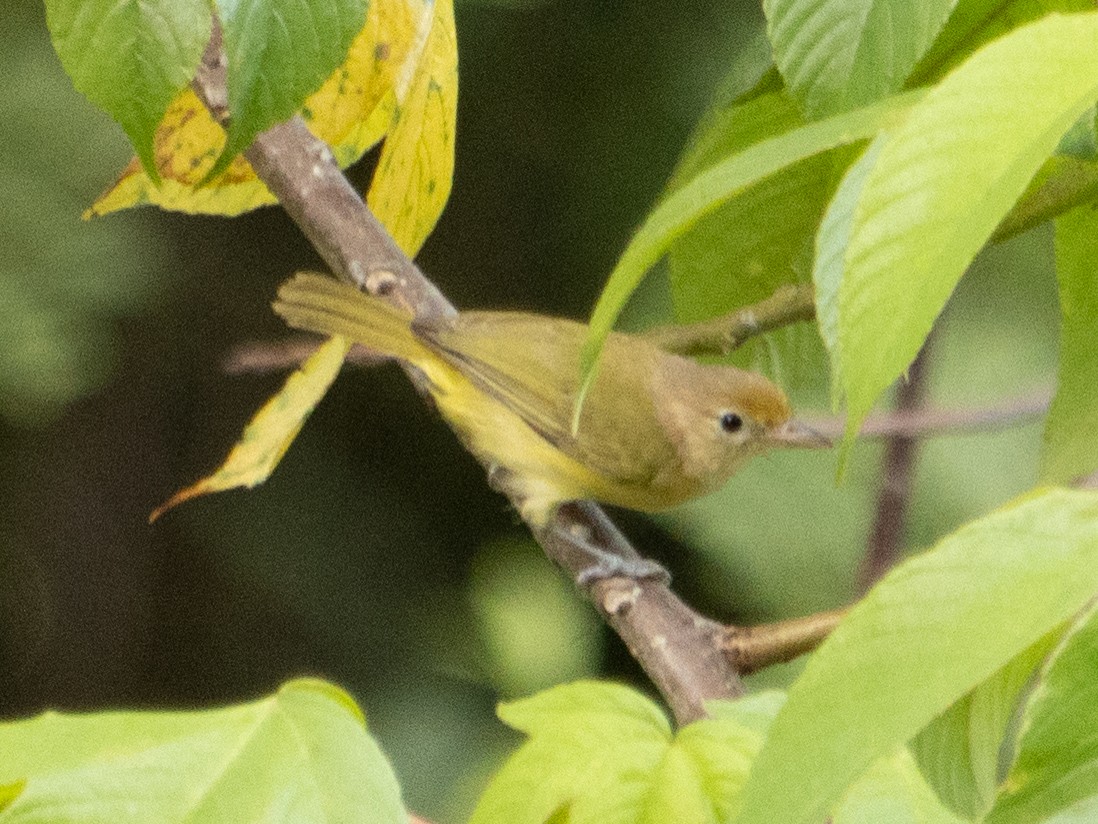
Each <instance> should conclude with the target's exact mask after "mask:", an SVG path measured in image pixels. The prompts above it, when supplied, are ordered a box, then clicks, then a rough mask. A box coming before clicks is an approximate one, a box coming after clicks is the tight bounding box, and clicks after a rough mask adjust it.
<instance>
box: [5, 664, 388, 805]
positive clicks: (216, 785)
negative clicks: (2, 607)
mask: <svg viewBox="0 0 1098 824" xmlns="http://www.w3.org/2000/svg"><path fill="white" fill-rule="evenodd" d="M0 752H2V753H4V757H3V759H2V760H0V785H6V784H10V783H12V782H13V781H21V780H24V779H25V780H26V788H25V789H24V790H23V792H22V793H21V794H20V795H18V797H16V798H15V800H14V801H13V802H11V803H10V806H8V807H7V808H6V809H5V810H4V812H3V815H2V817H3V820H4V822H5V824H8V822H10V823H11V824H20V822H28V824H29V822H32V821H34V822H39V821H50V822H55V823H56V824H76V823H77V822H80V824H85V823H86V824H93V823H94V824H100V822H101V823H102V824H129V823H130V822H132V823H133V824H139V822H140V824H145V822H150V821H157V822H183V821H240V822H245V821H295V822H317V823H318V824H321V822H333V821H347V822H350V821H370V822H371V823H373V822H378V824H382V823H383V822H392V823H393V824H407V820H408V818H407V813H405V812H404V809H403V806H402V804H401V801H400V791H399V788H398V787H397V785H396V780H395V778H394V777H393V774H392V772H391V770H390V768H389V765H388V764H387V762H386V761H385V758H384V756H383V755H382V754H381V751H380V750H379V749H378V747H377V745H376V744H375V743H374V741H373V740H372V739H371V738H370V736H369V735H368V734H367V733H366V729H365V726H364V724H363V718H362V714H361V712H360V711H359V710H358V708H357V707H356V706H355V704H354V702H353V701H352V700H351V698H350V697H349V696H347V694H346V693H344V692H343V691H341V690H339V689H337V688H336V687H333V686H331V685H329V684H326V683H324V682H321V681H316V680H311V679H305V680H298V681H291V682H290V683H288V684H286V685H285V686H283V687H282V689H280V690H279V691H278V692H277V693H275V694H274V695H272V696H270V697H269V698H265V699H263V700H260V701H256V702H254V703H251V704H241V705H238V706H234V707H226V708H224V709H216V710H207V711H204V712H113V713H98V714H94V715H60V714H57V713H46V714H44V715H40V716H38V717H37V718H32V719H29V720H25V721H15V722H8V723H4V724H0Z"/></svg>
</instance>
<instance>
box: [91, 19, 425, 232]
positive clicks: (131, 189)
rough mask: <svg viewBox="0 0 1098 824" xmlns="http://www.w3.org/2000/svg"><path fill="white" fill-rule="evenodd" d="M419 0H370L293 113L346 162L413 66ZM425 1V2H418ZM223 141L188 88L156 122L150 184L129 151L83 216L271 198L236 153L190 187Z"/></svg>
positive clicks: (386, 121) (388, 120)
mask: <svg viewBox="0 0 1098 824" xmlns="http://www.w3.org/2000/svg"><path fill="white" fill-rule="evenodd" d="M424 7H425V6H424V3H423V0H377V1H376V2H374V3H372V4H371V6H370V11H369V14H367V16H366V23H365V25H364V26H363V29H362V31H361V32H359V33H358V35H357V36H356V37H355V40H354V41H353V42H352V44H351V47H350V49H349V51H348V53H347V59H346V60H345V61H344V63H343V65H342V66H340V67H339V69H337V70H336V71H335V72H334V73H333V74H332V76H331V77H329V78H328V79H327V80H326V81H325V83H324V85H323V86H321V87H320V88H319V89H318V90H317V91H315V92H314V93H313V94H312V95H310V96H309V97H308V98H307V99H306V101H305V105H304V107H303V108H302V109H301V116H302V118H303V119H304V120H305V122H306V124H307V125H308V127H309V129H310V130H311V131H312V132H313V134H315V135H316V136H317V137H319V138H320V139H321V140H323V141H325V142H326V143H328V145H329V146H330V147H331V148H332V152H333V154H334V155H335V158H336V161H337V162H338V163H339V165H340V166H341V167H347V166H349V165H350V164H352V163H354V162H355V161H356V160H358V159H359V158H360V157H362V155H363V154H364V153H365V152H366V151H367V150H368V149H370V147H372V146H374V145H375V144H376V143H377V142H378V141H379V140H381V138H382V137H384V136H385V133H386V131H388V130H389V128H390V125H391V124H392V122H393V109H394V106H395V101H396V95H395V93H394V85H395V82H396V79H397V77H398V75H403V74H408V73H410V72H411V71H412V70H414V68H415V66H414V62H415V61H416V60H417V59H418V56H419V53H418V41H417V37H418V34H419V27H420V24H421V19H422V17H423V14H424ZM426 8H427V9H428V13H429V9H430V7H429V6H427V7H426ZM224 145H225V130H224V129H222V128H221V126H219V125H218V124H217V123H216V122H215V121H214V120H213V118H212V117H211V116H210V114H209V112H208V111H207V110H206V107H205V106H203V105H202V103H201V102H200V101H199V99H198V97H197V96H196V95H195V94H194V92H193V91H191V90H190V89H184V90H183V92H181V93H180V94H179V96H178V97H177V98H176V99H175V101H174V102H173V103H172V104H171V106H170V107H169V108H168V111H167V113H166V114H165V115H164V118H163V120H162V121H161V122H160V125H159V126H158V127H157V130H156V137H155V141H154V155H155V160H156V167H157V170H158V171H159V172H160V176H161V184H160V185H159V186H158V185H157V184H156V183H155V182H153V181H152V180H151V179H150V178H149V177H148V175H147V174H145V172H144V170H143V168H142V167H141V164H140V163H139V162H138V161H137V160H136V158H135V159H134V160H133V161H131V162H130V164H129V165H128V166H127V167H126V168H125V169H124V170H123V172H122V175H121V177H120V178H119V180H118V182H117V183H116V184H115V185H114V186H113V187H111V188H110V189H109V190H108V191H106V192H104V193H103V194H102V195H101V196H100V197H99V199H98V200H96V201H95V203H94V204H92V206H91V208H89V209H88V210H87V211H86V212H85V214H84V216H85V217H92V216H94V215H104V214H107V213H109V212H114V211H118V210H120V209H127V208H129V207H131V206H142V205H146V204H150V205H155V206H159V207H161V208H163V209H170V210H173V211H181V212H189V213H201V214H218V215H228V216H233V215H238V214H240V213H242V212H246V211H249V210H251V209H255V208H256V207H258V206H264V205H266V204H270V203H274V202H275V198H274V195H272V194H271V193H270V192H269V191H268V190H267V187H266V186H264V185H263V183H262V182H261V181H260V180H259V179H258V178H257V177H256V175H255V172H254V171H253V170H252V167H251V166H250V165H249V163H248V162H247V161H246V160H245V159H244V158H243V157H242V156H238V157H236V158H234V159H233V161H232V163H231V164H230V166H229V167H228V169H226V171H225V172H224V173H222V174H221V175H219V176H218V177H216V178H214V179H213V180H212V181H210V182H209V184H208V185H206V186H203V187H201V188H195V187H196V186H198V184H199V183H201V182H202V181H203V180H204V179H205V176H206V174H207V173H208V172H209V171H210V169H211V168H212V167H213V165H214V162H215V161H216V160H217V158H218V157H219V156H220V154H221V150H222V148H223V147H224Z"/></svg>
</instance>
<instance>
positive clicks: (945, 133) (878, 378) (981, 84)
mask: <svg viewBox="0 0 1098 824" xmlns="http://www.w3.org/2000/svg"><path fill="white" fill-rule="evenodd" d="M1096 40H1098V15H1095V14H1078V15H1072V16H1070V17H1060V16H1050V17H1046V18H1044V19H1043V20H1041V21H1039V22H1037V23H1034V24H1031V25H1029V26H1025V27H1024V28H1021V29H1018V30H1016V31H1014V32H1012V33H1011V34H1009V35H1007V36H1006V37H1004V38H1002V39H1000V40H997V41H995V42H993V43H991V44H990V45H988V46H987V47H985V48H983V49H981V50H980V51H978V52H976V54H974V55H973V56H972V57H971V58H970V59H969V60H968V61H966V62H965V63H964V64H962V65H961V66H960V67H959V68H958V69H957V70H956V71H954V72H953V73H952V74H950V75H949V76H948V77H946V78H945V79H944V80H943V81H942V82H941V84H939V85H938V86H936V87H935V88H934V89H932V90H931V91H930V92H929V93H928V94H927V96H926V97H925V98H923V100H922V101H920V102H919V103H918V104H917V105H915V107H914V108H913V109H912V111H911V114H910V116H909V117H908V118H906V119H905V120H904V122H903V123H902V124H901V125H899V126H898V127H897V128H896V129H895V130H894V131H893V133H892V134H891V135H890V136H889V139H888V142H887V143H886V144H885V145H884V147H883V148H882V150H881V153H880V155H879V156H878V158H877V162H876V163H875V164H874V167H873V169H872V171H870V173H869V176H868V178H867V179H866V181H865V184H864V186H863V189H862V197H861V200H860V202H859V204H858V207H857V209H856V213H855V216H854V221H853V224H852V227H851V235H850V243H849V245H848V246H847V249H846V253H845V255H844V270H845V271H844V273H843V277H842V285H841V286H840V289H839V342H840V349H841V355H842V368H841V372H842V378H843V384H844V387H843V388H844V391H845V394H846V399H847V404H848V411H849V418H848V433H849V432H852V431H857V428H858V427H859V426H860V424H861V421H862V420H863V419H864V417H865V415H866V413H867V412H868V411H869V409H870V408H871V407H872V405H873V403H874V402H875V401H876V399H877V397H878V396H879V395H880V393H881V392H882V391H883V390H884V389H885V388H886V387H887V386H888V385H889V384H890V383H891V382H892V381H893V380H894V379H895V378H896V377H897V376H898V375H899V374H900V373H901V372H902V371H903V370H904V369H906V368H907V366H908V364H910V363H911V361H912V360H913V359H914V357H915V355H916V354H917V353H918V351H919V348H920V347H921V346H922V343H923V341H924V340H925V339H926V336H927V334H928V333H929V331H930V327H931V325H932V324H933V322H934V320H935V318H936V317H937V315H938V313H939V312H940V311H941V309H942V307H943V306H944V305H945V302H946V300H947V299H948V298H949V295H950V294H951V293H952V291H953V288H954V287H955V286H956V284H957V281H958V280H959V279H960V277H961V275H962V274H963V272H964V271H965V269H966V268H967V267H968V265H969V263H971V261H972V259H973V257H975V255H976V253H977V252H978V251H979V250H980V248H981V247H982V246H983V245H984V243H985V242H986V241H987V239H988V238H989V237H990V236H991V233H992V232H993V231H994V230H995V227H996V226H997V225H998V223H999V222H1000V220H1002V218H1003V216H1004V215H1005V214H1006V213H1007V212H1008V211H1009V210H1010V207H1011V206H1012V205H1013V204H1014V202H1015V201H1016V200H1017V199H1018V197H1019V195H1021V194H1022V192H1023V191H1024V190H1025V188H1026V185H1027V184H1028V183H1029V181H1030V179H1031V178H1032V177H1033V175H1034V173H1035V172H1036V171H1037V170H1038V169H1039V168H1040V167H1041V164H1042V163H1043V162H1044V161H1045V159H1046V158H1047V157H1048V156H1049V155H1050V154H1051V153H1052V152H1053V150H1054V149H1055V148H1056V144H1057V142H1058V141H1059V139H1060V137H1061V135H1063V133H1064V132H1065V131H1067V129H1068V127H1070V126H1071V124H1072V123H1073V122H1075V120H1076V119H1077V118H1078V117H1079V115H1080V114H1082V112H1083V111H1084V110H1086V109H1087V108H1088V107H1089V106H1090V105H1091V104H1092V103H1093V101H1094V99H1095V97H1096V96H1098V50H1095V48H1094V44H1095V42H1096ZM1017 77H1024V78H1025V82H1024V83H1016V82H1009V78H1017ZM1004 124H1010V127H1009V128H1005V127H1004Z"/></svg>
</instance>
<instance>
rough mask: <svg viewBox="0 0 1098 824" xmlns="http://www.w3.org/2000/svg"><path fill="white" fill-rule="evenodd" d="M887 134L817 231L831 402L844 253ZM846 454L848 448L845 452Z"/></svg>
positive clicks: (816, 276)
mask: <svg viewBox="0 0 1098 824" xmlns="http://www.w3.org/2000/svg"><path fill="white" fill-rule="evenodd" d="M884 142H885V136H884V135H880V136H878V137H877V138H875V139H874V141H873V142H872V143H870V144H869V147H868V148H867V149H866V150H865V152H863V153H862V156H861V157H860V158H858V160H857V161H855V162H854V164H853V165H852V166H851V167H850V168H849V169H848V170H847V173H846V176H845V177H844V178H843V181H842V183H841V184H840V185H839V188H838V190H837V191H836V192H835V196H834V197H833V198H831V203H830V205H829V206H828V207H827V212H826V213H825V214H824V217H823V220H822V221H820V228H819V231H818V232H817V234H816V263H815V267H814V268H813V270H812V280H813V282H814V283H815V286H816V289H815V292H816V323H817V324H818V325H819V328H820V337H822V338H823V342H824V346H826V347H827V351H828V353H829V354H830V356H831V403H832V405H833V406H834V407H836V408H837V407H838V406H839V404H840V403H841V402H842V386H843V381H842V363H843V359H842V354H841V351H840V348H839V287H840V286H841V285H842V276H843V253H844V252H845V251H846V247H847V245H848V244H849V243H850V228H851V224H852V222H853V220H854V210H855V208H856V207H857V205H858V201H859V199H860V198H861V196H862V187H863V186H864V185H865V180H866V177H867V176H868V175H869V172H870V170H872V168H873V164H874V163H876V162H877V156H878V155H879V154H880V152H881V147H882V146H883V145H884ZM842 454H843V456H844V457H845V452H844V453H842Z"/></svg>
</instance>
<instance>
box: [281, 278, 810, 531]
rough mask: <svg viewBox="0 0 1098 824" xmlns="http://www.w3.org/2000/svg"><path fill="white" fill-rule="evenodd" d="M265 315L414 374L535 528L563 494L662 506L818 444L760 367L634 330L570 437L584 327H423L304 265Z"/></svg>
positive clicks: (525, 322) (463, 317)
mask: <svg viewBox="0 0 1098 824" xmlns="http://www.w3.org/2000/svg"><path fill="white" fill-rule="evenodd" d="M274 310H275V312H277V313H278V314H279V315H281V316H282V317H283V318H285V320H286V322H287V323H288V324H289V325H290V326H293V327H295V328H298V329H304V330H307V331H310V332H318V333H320V334H323V335H341V336H343V337H345V338H348V339H349V340H353V341H356V342H358V343H361V344H363V345H365V346H366V347H368V348H369V349H372V350H375V351H377V352H379V353H382V354H385V355H388V356H391V357H393V358H396V359H398V360H400V361H402V362H404V363H408V364H411V365H412V366H414V367H415V368H416V369H418V370H420V371H421V372H422V373H423V374H424V375H425V376H426V378H427V381H428V385H429V388H430V392H431V394H432V395H433V396H434V399H435V402H436V403H437V405H438V409H439V411H440V413H441V414H442V416H443V417H444V418H445V419H446V420H447V421H448V422H449V423H450V425H451V426H452V427H453V429H454V430H455V431H456V432H457V433H458V435H459V436H460V437H461V439H462V440H463V441H464V443H465V445H466V446H467V447H468V449H469V450H470V451H472V452H473V453H474V454H475V455H477V456H478V457H479V458H480V459H481V460H482V461H484V462H485V463H486V464H488V466H489V467H490V468H491V469H492V470H493V475H494V476H495V477H496V478H497V479H499V478H502V485H503V487H504V488H505V489H506V491H508V492H509V493H510V494H511V495H512V496H513V497H515V498H516V499H517V500H518V501H519V505H520V508H521V512H522V516H523V518H524V519H525V520H526V521H527V522H529V523H530V524H532V525H534V526H536V527H544V526H546V525H547V524H548V523H549V521H550V519H551V518H552V516H553V513H554V511H555V510H556V508H557V507H558V506H559V505H560V504H562V503H564V502H566V501H573V500H585V499H592V500H596V501H601V502H604V503H608V504H612V505H615V506H622V507H626V508H629V509H637V510H642V511H653V510H659V509H664V508H666V507H671V506H674V505H675V504H678V503H681V502H683V501H686V500H689V499H690V498H694V497H696V496H699V495H704V494H706V493H708V492H712V491H713V490H715V489H717V488H718V487H720V486H722V485H723V484H724V482H725V481H727V480H728V478H729V477H730V476H731V475H732V474H733V473H734V472H735V471H736V470H737V469H739V468H740V467H741V466H742V465H743V464H744V462H745V461H746V460H747V459H748V458H750V457H752V456H753V455H758V454H760V453H762V452H765V451H766V450H768V449H770V448H772V447H821V446H827V445H828V443H827V441H826V440H824V439H823V438H822V437H821V436H819V435H818V434H816V433H815V432H813V431H812V430H810V429H808V428H807V427H804V426H802V425H800V424H798V423H797V422H795V421H794V420H792V419H791V417H790V409H789V402H788V401H787V400H786V397H785V395H784V394H783V393H782V391H781V390H780V389H778V387H776V386H775V385H774V384H773V383H771V382H770V381H769V380H767V379H766V378H765V377H763V376H762V375H759V374H756V373H754V372H748V371H745V370H743V369H737V368H735V367H732V366H711V365H702V364H699V363H697V362H695V361H693V360H690V359H688V358H684V357H680V356H678V355H673V354H671V353H669V352H665V351H663V350H662V349H659V348H657V347H656V346H654V345H653V344H651V343H650V342H648V341H646V340H645V339H644V338H641V337H637V336H635V335H628V334H622V333H612V334H611V335H610V337H609V338H608V339H607V342H606V346H605V349H604V350H603V355H602V362H601V366H600V368H599V370H598V373H597V375H596V377H595V380H594V383H593V384H592V385H591V388H590V390H589V392H588V394H587V397H586V399H585V402H584V404H583V407H582V412H581V416H580V420H579V426H578V427H577V428H576V429H575V431H573V427H572V414H573V409H574V405H575V401H576V394H577V392H578V391H579V388H580V368H579V363H580V349H581V348H582V346H583V343H584V340H585V339H586V336H587V327H586V326H584V325H582V324H580V323H576V322H574V321H570V320H564V319H561V318H552V317H546V316H543V315H536V314H527V313H522V312H492V311H485V312H462V313H459V314H458V315H457V316H455V317H451V318H446V319H443V320H437V321H435V320H431V321H420V320H417V319H415V318H413V317H412V316H411V314H409V313H408V312H406V311H404V310H402V309H400V308H398V307H396V306H393V305H392V304H390V303H388V302H386V301H384V300H381V299H379V298H376V297H373V296H371V295H368V294H365V293H363V292H360V291H358V290H357V289H355V288H354V287H352V286H349V285H347V284H344V283H342V282H340V281H337V280H335V279H334V278H331V277H326V276H324V275H317V274H310V273H300V274H298V275H296V276H295V277H293V278H292V279H290V280H289V281H287V282H286V283H284V284H283V285H282V287H281V288H280V289H279V292H278V300H277V301H275V303H274Z"/></svg>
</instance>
